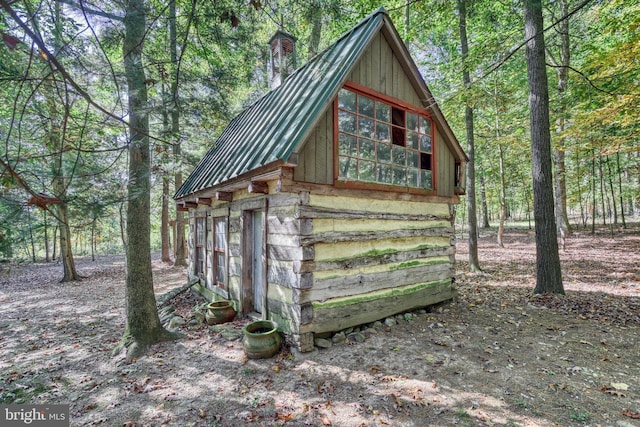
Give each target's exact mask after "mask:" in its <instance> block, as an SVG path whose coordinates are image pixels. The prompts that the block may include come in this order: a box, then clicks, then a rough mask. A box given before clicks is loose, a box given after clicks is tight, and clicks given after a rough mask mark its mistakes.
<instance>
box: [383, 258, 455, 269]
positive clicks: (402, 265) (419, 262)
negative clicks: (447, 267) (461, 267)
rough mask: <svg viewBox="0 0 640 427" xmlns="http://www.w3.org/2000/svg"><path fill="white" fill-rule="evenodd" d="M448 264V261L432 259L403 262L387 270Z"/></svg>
mask: <svg viewBox="0 0 640 427" xmlns="http://www.w3.org/2000/svg"><path fill="white" fill-rule="evenodd" d="M449 262H450V261H449V259H443V258H434V259H429V260H426V261H425V260H413V261H405V262H401V263H399V264H394V265H392V266H391V267H389V270H390V271H396V270H402V269H403V268H412V267H418V266H421V265H437V264H448V263H449Z"/></svg>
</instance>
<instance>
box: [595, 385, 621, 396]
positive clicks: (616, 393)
mask: <svg viewBox="0 0 640 427" xmlns="http://www.w3.org/2000/svg"><path fill="white" fill-rule="evenodd" d="M600 391H601V392H603V393H607V394H610V395H612V396H616V397H625V394H624V393H622V392H619V391H618V390H616V389H614V388H613V387H607V386H603V387H602V388H600Z"/></svg>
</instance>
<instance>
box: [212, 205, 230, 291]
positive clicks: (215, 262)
mask: <svg viewBox="0 0 640 427" xmlns="http://www.w3.org/2000/svg"><path fill="white" fill-rule="evenodd" d="M222 221H224V230H223V231H222V232H221V233H218V227H217V226H218V224H219V223H220V222H222ZM228 226H229V218H228V217H225V216H216V217H213V218H211V231H212V233H213V236H212V237H213V254H212V270H213V271H212V273H213V278H212V282H213V284H214V285H215V286H217V287H218V288H220V289H226V287H227V285H226V281H227V277H228V264H229V263H228V261H227V252H228V247H229V240H228V236H227V229H228ZM219 234H222V238H223V243H224V247H218V238H217V237H218V235H219ZM220 259H222V262H223V263H224V265H223V266H222V268H223V271H224V277H223V281H219V280H218V270H219V269H220V262H219V260H220Z"/></svg>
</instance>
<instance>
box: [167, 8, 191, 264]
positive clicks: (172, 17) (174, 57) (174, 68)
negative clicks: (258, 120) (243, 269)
mask: <svg viewBox="0 0 640 427" xmlns="http://www.w3.org/2000/svg"><path fill="white" fill-rule="evenodd" d="M176 32H177V30H176V2H174V1H172V2H169V54H170V55H171V100H172V102H173V108H172V109H171V135H172V141H173V156H174V157H175V162H176V164H177V165H178V169H177V170H176V173H175V176H174V181H175V191H178V189H179V188H180V187H181V186H182V171H181V169H180V164H181V159H180V156H181V155H182V150H181V147H180V144H181V142H182V141H181V138H180V109H179V108H180V105H179V103H178V78H179V75H178V72H179V68H178V44H177V40H176V37H177V35H176ZM184 226H185V220H184V213H183V212H182V211H177V212H176V239H175V245H176V248H175V249H176V259H175V263H174V264H175V265H178V266H186V265H187V247H186V239H185V235H184V234H185V233H184Z"/></svg>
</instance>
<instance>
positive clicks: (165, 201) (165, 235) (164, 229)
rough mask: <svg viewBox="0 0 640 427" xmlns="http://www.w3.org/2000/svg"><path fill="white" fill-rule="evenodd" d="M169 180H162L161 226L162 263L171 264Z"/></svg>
mask: <svg viewBox="0 0 640 427" xmlns="http://www.w3.org/2000/svg"><path fill="white" fill-rule="evenodd" d="M170 197H171V196H170V195H169V179H167V178H166V177H163V178H162V218H161V221H160V222H161V225H160V240H161V241H162V256H161V259H162V262H166V263H170V262H171V252H170V248H169V198H170Z"/></svg>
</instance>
